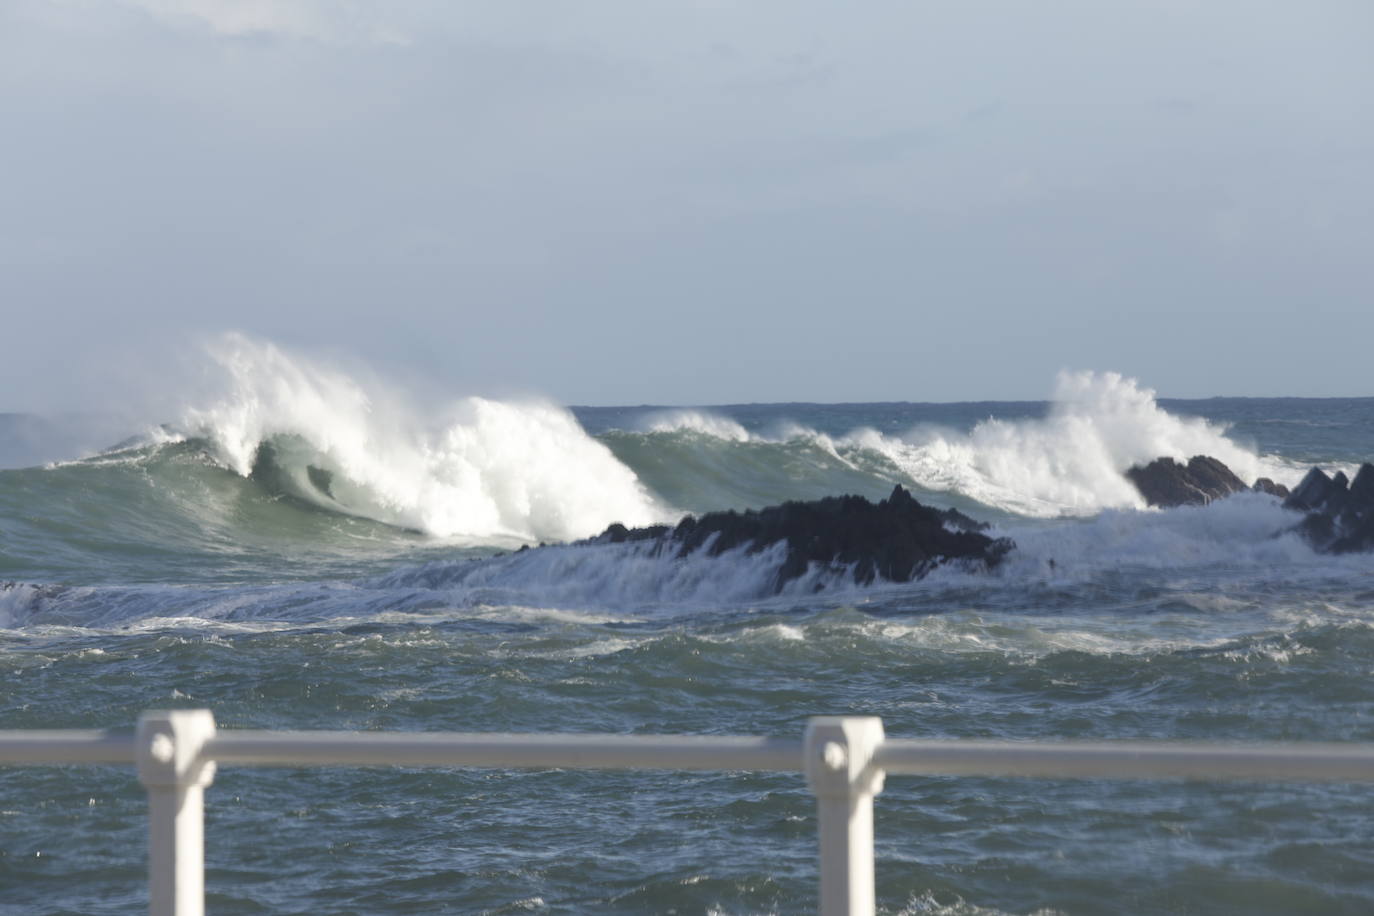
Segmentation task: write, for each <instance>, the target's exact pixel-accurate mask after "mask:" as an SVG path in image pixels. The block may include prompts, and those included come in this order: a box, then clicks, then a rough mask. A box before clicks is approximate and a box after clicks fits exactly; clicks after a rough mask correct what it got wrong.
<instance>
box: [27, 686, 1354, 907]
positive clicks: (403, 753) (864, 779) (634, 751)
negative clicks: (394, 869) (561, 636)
mask: <svg viewBox="0 0 1374 916" xmlns="http://www.w3.org/2000/svg"><path fill="white" fill-rule="evenodd" d="M56 763H122V764H133V765H135V766H137V768H138V777H139V780H140V782H142V783H143V786H144V788H146V789H147V791H148V823H149V845H148V874H149V899H150V905H149V911H150V913H151V914H152V916H202V914H203V913H204V909H205V877H204V871H205V855H204V849H205V843H204V834H203V830H204V817H203V812H204V807H203V794H204V791H205V787H206V786H208V785H210V783H211V782H212V781H213V779H214V775H215V766H216V764H217V763H226V764H245V765H251V766H293V767H297V766H412V767H424V766H446V767H454V766H476V767H540V768H545V767H550V768H582V769H667V770H772V771H781V772H794V773H795V772H802V773H805V774H806V780H807V783H808V785H809V786H810V788H811V791H812V792H813V793H814V794H815V795H816V801H817V814H818V832H819V836H820V911H821V913H822V916H872V913H873V909H874V894H873V796H874V795H876V794H877V793H878V792H881V791H882V788H883V780H884V777H885V776H886V774H888V773H902V774H914V775H927V776H932V775H957V776H1015V777H1043V778H1067V777H1092V778H1105V779H1246V780H1262V781H1304V782H1309V781H1335V782H1374V744H1216V743H1210V742H1165V741H1120V742H1096V743H1092V742H1074V741H1065V742H1054V743H1050V742H1019V741H973V740H964V739H950V740H920V741H916V740H902V739H888V738H886V737H885V736H884V734H883V724H882V720H881V719H878V718H874V717H868V716H834V717H818V718H813V719H811V720H810V721H809V723H808V724H807V727H806V733H805V735H804V737H803V738H802V739H801V740H796V739H785V738H758V737H712V736H699V737H697V736H680V735H586V734H583V735H563V734H552V735H551V734H527V735H500V734H464V733H457V732H419V733H417V732H410V733H404V732H330V731H310V732H288V731H279V732H274V731H249V730H238V729H234V730H230V731H218V730H216V728H215V720H214V716H213V715H212V714H211V713H210V711H209V710H205V709H195V710H173V711H154V712H146V713H144V714H143V715H142V716H141V717H140V718H139V721H138V727H137V729H136V731H135V732H134V734H132V735H130V734H116V733H111V732H105V731H78V730H69V731H67V730H64V731H0V765H3V764H56Z"/></svg>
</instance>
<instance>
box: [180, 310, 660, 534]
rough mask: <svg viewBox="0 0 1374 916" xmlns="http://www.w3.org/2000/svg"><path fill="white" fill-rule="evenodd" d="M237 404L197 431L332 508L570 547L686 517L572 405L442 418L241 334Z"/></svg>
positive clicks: (231, 376)
mask: <svg viewBox="0 0 1374 916" xmlns="http://www.w3.org/2000/svg"><path fill="white" fill-rule="evenodd" d="M211 354H212V356H213V357H214V358H215V360H216V361H217V362H218V364H219V365H220V366H221V367H222V368H223V369H224V371H225V374H226V377H227V379H226V381H227V391H226V392H225V394H224V395H223V396H222V397H220V398H219V399H217V400H216V401H214V402H213V403H210V404H208V405H206V406H200V407H194V408H192V409H190V410H188V411H187V414H186V417H185V426H186V428H187V430H188V432H189V433H190V434H191V435H195V436H199V437H203V438H205V439H206V440H208V441H209V442H210V443H211V444H212V447H213V452H214V454H215V455H216V456H217V457H218V458H219V459H220V460H221V461H222V462H223V463H224V465H225V466H226V467H228V468H230V469H232V470H233V471H234V472H236V473H238V474H240V475H242V476H245V477H247V476H250V475H253V474H257V475H258V476H260V477H262V476H271V477H272V478H273V483H274V484H275V485H276V486H278V487H280V488H283V489H285V490H287V491H289V492H290V493H291V494H292V495H294V496H297V497H300V498H302V499H305V500H308V501H310V502H313V503H315V504H317V505H319V506H321V507H323V508H327V509H333V510H336V511H341V512H345V513H348V514H353V515H360V516H364V517H367V518H372V519H375V520H378V521H382V522H386V523H388V524H393V525H397V526H401V527H407V528H414V529H417V530H420V531H423V532H425V533H427V534H431V535H436V536H439V537H445V538H452V537H458V538H466V539H472V540H479V541H480V540H500V539H503V538H509V539H515V540H525V541H537V540H566V539H570V538H577V537H583V536H586V535H590V534H593V533H595V532H596V531H599V530H601V529H602V528H604V527H605V526H606V525H607V524H609V523H610V522H612V521H620V522H622V523H624V524H627V525H646V524H651V523H653V522H656V521H660V520H665V519H667V518H670V517H672V515H673V513H671V512H669V511H668V510H667V508H666V507H665V506H663V505H662V504H661V503H660V502H659V501H657V500H656V499H655V498H654V497H653V496H652V495H651V494H650V493H649V492H648V491H647V490H646V489H645V488H644V486H643V485H642V484H641V483H640V482H639V480H638V478H637V477H636V476H635V474H634V472H633V471H631V470H630V469H629V468H627V467H626V466H625V465H623V464H622V463H620V462H619V461H617V460H616V458H615V456H614V455H612V454H611V452H610V450H608V449H607V448H606V447H605V446H604V445H602V444H601V443H599V442H597V441H596V440H594V439H592V438H591V437H590V436H588V435H587V433H586V432H585V431H584V430H583V429H582V427H581V426H580V425H579V424H578V422H577V420H576V419H575V418H574V417H573V415H572V414H571V413H569V412H568V411H567V410H566V409H564V408H561V407H557V406H554V405H552V404H548V403H541V402H537V401H527V402H524V403H515V402H503V401H495V400H488V399H485V398H477V397H468V398H463V399H462V400H459V401H457V402H456V403H454V404H453V405H451V406H450V407H449V408H448V409H447V410H445V411H443V415H442V416H441V417H439V418H430V417H424V416H421V415H419V412H418V411H416V410H415V409H414V408H413V407H412V406H411V405H410V404H408V403H407V402H406V401H405V400H404V399H402V398H400V397H398V396H396V395H395V394H393V393H391V392H388V391H386V390H384V389H382V388H381V387H380V386H373V387H372V388H371V389H370V390H369V389H368V388H365V387H364V386H363V385H362V384H361V383H360V382H359V381H358V380H356V379H354V378H352V377H350V376H348V375H346V374H344V373H343V372H341V371H339V370H337V369H334V368H332V367H329V366H326V365H321V364H319V363H316V362H313V361H311V360H308V359H304V358H302V357H299V356H293V355H290V354H287V353H286V352H284V351H283V350H281V349H279V348H278V347H276V346H273V345H271V344H264V343H259V342H255V341H252V340H249V339H247V338H245V337H242V336H239V335H232V336H230V337H227V338H225V339H224V340H222V341H221V342H219V344H218V345H216V346H215V347H214V348H212V350H211Z"/></svg>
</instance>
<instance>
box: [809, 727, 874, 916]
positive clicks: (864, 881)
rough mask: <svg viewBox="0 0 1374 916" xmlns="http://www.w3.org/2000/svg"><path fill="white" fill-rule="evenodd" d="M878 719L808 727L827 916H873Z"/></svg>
mask: <svg viewBox="0 0 1374 916" xmlns="http://www.w3.org/2000/svg"><path fill="white" fill-rule="evenodd" d="M882 743H883V720H882V719H879V718H878V717H876V716H817V717H815V718H812V719H811V720H810V721H809V722H808V723H807V726H806V743H805V752H804V753H805V759H806V782H807V784H808V785H809V786H810V787H811V791H812V792H813V793H815V795H816V809H817V813H818V815H819V820H820V841H821V916H873V907H874V894H873V796H874V795H876V794H878V793H879V792H881V791H882V790H883V771H882V770H881V769H879V768H878V767H876V766H874V765H873V755H874V753H875V752H876V751H877V749H878V746H879V745H881V744H882Z"/></svg>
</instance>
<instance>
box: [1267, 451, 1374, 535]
mask: <svg viewBox="0 0 1374 916" xmlns="http://www.w3.org/2000/svg"><path fill="white" fill-rule="evenodd" d="M1283 505H1284V508H1287V509H1296V510H1298V511H1301V512H1306V513H1307V517H1306V518H1304V519H1303V520H1302V523H1301V524H1299V525H1298V531H1300V532H1301V533H1302V535H1303V537H1305V538H1307V540H1308V542H1309V543H1311V544H1312V546H1313V547H1314V548H1316V549H1317V550H1320V551H1323V552H1326V553H1355V552H1363V551H1370V550H1374V464H1362V465H1360V469H1359V471H1358V472H1356V474H1355V479H1354V480H1353V481H1352V480H1349V479H1348V478H1347V477H1346V476H1345V474H1344V473H1343V472H1340V471H1338V472H1336V476H1335V477H1328V476H1327V475H1326V472H1324V471H1322V470H1321V469H1320V468H1313V469H1312V470H1310V471H1308V472H1307V476H1306V477H1304V478H1303V479H1302V483H1300V484H1298V485H1297V486H1296V487H1294V488H1293V492H1292V493H1291V494H1289V496H1288V498H1287V499H1286V500H1284V502H1283Z"/></svg>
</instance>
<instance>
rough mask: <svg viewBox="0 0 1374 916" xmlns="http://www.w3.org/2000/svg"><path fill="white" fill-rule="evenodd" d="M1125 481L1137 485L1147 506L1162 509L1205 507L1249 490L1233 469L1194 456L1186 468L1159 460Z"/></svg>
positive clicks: (1136, 469) (1128, 474)
mask: <svg viewBox="0 0 1374 916" xmlns="http://www.w3.org/2000/svg"><path fill="white" fill-rule="evenodd" d="M1126 478H1127V479H1128V480H1130V482H1131V483H1133V484H1135V488H1136V489H1137V490H1139V491H1140V495H1141V496H1143V497H1144V498H1145V502H1146V504H1148V505H1151V506H1158V507H1160V508H1170V507H1172V506H1191V505H1197V506H1202V505H1206V504H1207V503H1210V502H1211V501H1212V500H1214V499H1221V498H1222V497H1223V496H1230V495H1231V494H1232V493H1239V492H1240V491H1242V490H1248V489H1250V488H1249V487H1247V486H1246V485H1245V481H1243V480H1241V479H1240V478H1239V477H1237V476H1236V475H1235V474H1234V473H1232V471H1231V469H1230V468H1228V467H1227V466H1226V465H1224V464H1222V463H1221V462H1220V461H1218V460H1217V459H1215V458H1212V457H1211V456H1208V455H1194V456H1193V457H1192V458H1190V459H1188V463H1187V464H1186V465H1185V464H1179V463H1178V462H1177V461H1175V460H1174V459H1172V458H1156V459H1155V460H1154V461H1151V462H1150V463H1149V464H1147V465H1145V467H1143V468H1142V467H1139V466H1136V467H1133V468H1131V469H1130V470H1128V471H1127V472H1126ZM1269 483H1270V485H1272V483H1273V482H1272V481H1269Z"/></svg>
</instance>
